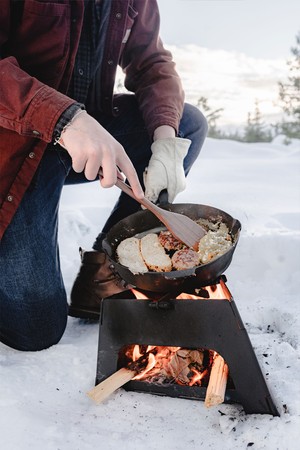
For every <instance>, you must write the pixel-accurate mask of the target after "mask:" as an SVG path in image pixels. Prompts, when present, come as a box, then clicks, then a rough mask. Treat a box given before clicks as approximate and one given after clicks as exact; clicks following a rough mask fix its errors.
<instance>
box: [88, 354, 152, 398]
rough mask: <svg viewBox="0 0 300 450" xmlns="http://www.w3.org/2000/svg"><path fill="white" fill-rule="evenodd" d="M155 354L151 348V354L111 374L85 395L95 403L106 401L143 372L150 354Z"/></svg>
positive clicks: (144, 355)
mask: <svg viewBox="0 0 300 450" xmlns="http://www.w3.org/2000/svg"><path fill="white" fill-rule="evenodd" d="M153 352H155V348H154V349H153V347H152V348H151V352H150V351H148V352H146V353H145V354H143V355H142V356H141V357H140V358H139V359H137V360H136V361H132V362H130V363H129V364H128V365H127V367H122V369H119V370H118V371H117V372H115V373H113V374H112V375H111V376H110V377H108V378H106V380H104V381H102V382H101V383H99V384H97V386H95V387H94V388H93V389H91V390H90V391H89V392H87V395H88V396H89V397H90V398H91V399H92V400H94V401H95V402H96V403H98V404H99V403H101V402H103V401H104V400H105V399H107V398H108V397H109V396H110V395H111V394H112V393H113V392H115V391H116V390H117V389H119V388H120V387H122V386H123V385H124V384H125V383H127V382H128V381H130V380H132V378H134V377H135V376H137V375H138V374H139V373H141V372H143V371H144V370H145V369H146V367H147V365H148V362H149V356H150V354H151V353H152V354H153Z"/></svg>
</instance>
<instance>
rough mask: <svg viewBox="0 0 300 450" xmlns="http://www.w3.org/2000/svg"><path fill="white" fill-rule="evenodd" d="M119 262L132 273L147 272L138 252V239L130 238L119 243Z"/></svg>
mask: <svg viewBox="0 0 300 450" xmlns="http://www.w3.org/2000/svg"><path fill="white" fill-rule="evenodd" d="M117 256H118V259H119V262H120V263H121V264H123V266H126V267H128V269H129V270H130V271H131V272H132V273H145V272H148V267H147V266H146V264H145V262H144V260H143V258H142V255H141V251H140V239H138V238H136V237H130V238H127V239H124V241H122V242H120V244H119V245H118V248H117Z"/></svg>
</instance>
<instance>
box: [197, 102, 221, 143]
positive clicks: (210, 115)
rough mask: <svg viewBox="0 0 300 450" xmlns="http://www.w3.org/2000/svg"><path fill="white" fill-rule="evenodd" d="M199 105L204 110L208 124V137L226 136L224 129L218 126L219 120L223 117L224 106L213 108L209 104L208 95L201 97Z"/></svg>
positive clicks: (218, 137)
mask: <svg viewBox="0 0 300 450" xmlns="http://www.w3.org/2000/svg"><path fill="white" fill-rule="evenodd" d="M197 106H198V108H201V110H203V111H204V114H205V117H206V120H207V124H208V134H207V135H208V137H212V138H216V139H222V138H223V137H224V136H223V133H222V131H221V130H220V129H219V128H218V126H217V120H219V118H220V117H221V112H222V111H224V108H219V109H215V110H212V109H211V107H210V106H209V105H208V100H207V98H206V97H200V98H199V100H198V103H197Z"/></svg>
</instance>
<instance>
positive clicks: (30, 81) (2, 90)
mask: <svg viewBox="0 0 300 450" xmlns="http://www.w3.org/2000/svg"><path fill="white" fill-rule="evenodd" d="M0 74H1V77H0V127H3V128H6V129H9V130H12V131H16V132H17V133H19V134H20V135H24V136H32V137H35V138H40V139H42V140H44V141H46V142H51V140H52V136H53V130H54V128H55V125H56V122H57V121H58V119H59V117H60V116H61V114H62V113H63V111H65V110H66V108H68V106H70V105H71V104H72V103H74V100H72V99H70V98H69V97H67V96H66V95H64V94H62V93H60V92H58V91H56V90H55V89H53V88H51V87H49V86H47V85H45V84H43V83H41V82H40V81H38V80H37V79H36V78H34V77H31V76H30V75H28V74H27V73H26V72H24V71H23V70H22V69H21V68H20V67H19V64H18V62H17V60H16V59H15V58H14V57H8V58H4V59H1V60H0Z"/></svg>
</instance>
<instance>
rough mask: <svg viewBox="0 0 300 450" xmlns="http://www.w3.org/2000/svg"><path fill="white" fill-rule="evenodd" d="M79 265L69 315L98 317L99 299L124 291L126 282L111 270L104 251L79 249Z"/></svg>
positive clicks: (84, 317) (89, 317) (87, 317)
mask: <svg viewBox="0 0 300 450" xmlns="http://www.w3.org/2000/svg"><path fill="white" fill-rule="evenodd" d="M79 253H80V256H81V263H82V264H81V267H80V269H79V272H78V275H77V277H76V280H75V282H74V285H73V287H72V291H71V302H70V306H69V316H73V317H80V318H83V319H99V315H100V304H101V300H102V299H103V298H105V297H109V296H111V295H113V294H117V293H118V292H122V291H125V290H126V289H128V288H126V282H125V281H123V280H122V279H121V278H120V277H119V276H118V275H117V274H116V273H114V272H113V270H112V269H113V266H112V265H111V264H110V261H109V259H108V257H107V255H106V254H105V253H104V252H97V251H91V252H86V251H83V250H82V249H81V248H80V249H79Z"/></svg>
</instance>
